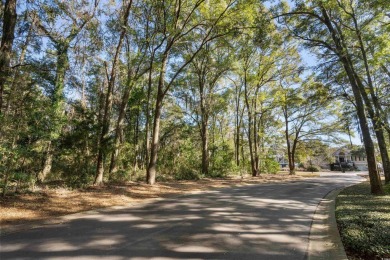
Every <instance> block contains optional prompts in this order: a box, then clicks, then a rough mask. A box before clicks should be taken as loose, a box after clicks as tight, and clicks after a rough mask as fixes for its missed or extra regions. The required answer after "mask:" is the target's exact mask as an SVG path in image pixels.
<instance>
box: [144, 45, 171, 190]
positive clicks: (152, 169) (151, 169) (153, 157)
mask: <svg viewBox="0 0 390 260" xmlns="http://www.w3.org/2000/svg"><path fill="white" fill-rule="evenodd" d="M168 56H169V50H166V51H165V53H164V56H163V60H162V63H161V68H160V75H159V80H158V88H157V99H156V106H155V109H154V121H153V134H152V147H151V150H150V161H149V165H148V168H147V170H146V182H147V183H148V184H150V185H153V184H154V183H155V182H156V171H157V169H156V167H157V153H158V146H159V141H160V120H161V111H162V106H163V99H164V96H165V93H164V91H163V90H164V81H165V70H166V66H167V62H168Z"/></svg>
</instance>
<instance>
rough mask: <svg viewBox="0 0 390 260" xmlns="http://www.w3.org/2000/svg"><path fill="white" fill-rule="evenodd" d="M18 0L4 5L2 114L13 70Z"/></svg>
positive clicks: (0, 79)
mask: <svg viewBox="0 0 390 260" xmlns="http://www.w3.org/2000/svg"><path fill="white" fill-rule="evenodd" d="M16 2H17V1H16V0H6V1H5V5H4V14H3V19H4V20H3V32H2V37H1V46H0V115H1V113H2V111H3V98H4V87H5V84H6V82H7V80H8V78H9V75H10V72H11V68H10V61H11V54H12V46H13V42H14V38H15V26H16V20H17V13H16Z"/></svg>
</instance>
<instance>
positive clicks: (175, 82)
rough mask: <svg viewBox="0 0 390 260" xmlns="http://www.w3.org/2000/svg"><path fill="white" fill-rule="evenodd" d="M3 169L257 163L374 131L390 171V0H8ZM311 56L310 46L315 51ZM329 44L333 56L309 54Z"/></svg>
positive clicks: (177, 168) (86, 174)
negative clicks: (310, 61) (311, 60)
mask: <svg viewBox="0 0 390 260" xmlns="http://www.w3.org/2000/svg"><path fill="white" fill-rule="evenodd" d="M0 3H1V6H0V7H1V8H0V10H1V11H0V12H1V13H0V17H1V19H0V27H1V28H2V31H1V54H0V55H1V56H0V125H1V128H0V174H1V175H0V177H1V186H2V192H3V195H5V194H6V193H7V187H8V186H9V184H10V182H11V181H12V182H16V183H17V187H20V188H21V187H24V186H33V185H35V183H41V184H42V183H46V182H50V181H58V180H61V181H64V182H65V183H66V184H67V185H69V186H72V187H81V186H85V185H91V184H94V185H102V184H103V183H104V182H108V181H127V180H140V179H142V180H144V181H146V182H147V183H149V184H151V185H153V184H154V183H155V182H156V180H159V179H166V178H168V179H169V178H175V179H197V178H201V177H203V176H207V177H220V176H224V175H227V174H229V173H235V174H242V173H245V172H248V173H250V174H251V175H252V176H257V175H259V174H264V173H275V172H276V171H278V169H279V164H278V162H277V161H276V158H277V155H279V154H282V156H285V157H286V158H288V164H289V170H290V174H294V172H295V165H296V163H297V158H298V155H299V154H303V156H304V154H305V153H309V150H310V149H308V147H313V146H316V145H317V146H318V145H319V146H321V145H323V144H324V143H325V142H326V141H328V142H329V141H332V140H336V139H337V136H338V135H339V134H340V133H350V132H360V133H361V136H362V141H363V144H364V148H365V151H366V154H367V160H368V168H369V176H370V183H371V192H372V193H373V194H382V193H383V188H382V183H381V181H380V176H379V173H378V170H377V162H381V163H382V164H383V169H384V174H385V182H386V183H389V182H390V160H389V152H390V150H389V148H390V116H389V115H390V85H389V82H390V68H389V64H390V15H389V14H390V6H389V5H388V3H387V1H386V0H374V1H372V0H330V1H321V0H313V1H304V0H295V1H290V2H289V3H287V2H281V1H280V2H278V3H269V2H267V1H259V0H186V1H182V0H164V1H160V0H123V1H119V0H90V1H84V0H68V1H62V0H34V1H31V0H5V1H4V0H3V1H1V2H0ZM309 53H310V54H309ZM308 57H309V58H310V57H315V58H316V61H318V64H315V65H313V64H309V65H310V66H309V65H308V64H307V63H305V59H308Z"/></svg>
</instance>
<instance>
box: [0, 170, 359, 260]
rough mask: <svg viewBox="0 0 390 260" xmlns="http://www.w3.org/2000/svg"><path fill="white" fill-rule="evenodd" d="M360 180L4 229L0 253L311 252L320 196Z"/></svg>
mask: <svg viewBox="0 0 390 260" xmlns="http://www.w3.org/2000/svg"><path fill="white" fill-rule="evenodd" d="M359 180H360V178H359V177H356V175H355V174H338V175H337V174H332V175H327V176H326V177H321V178H313V179H307V180H304V181H299V182H291V183H283V184H263V185H251V186H245V187H237V188H226V189H220V190H214V191H211V192H205V193H197V194H191V195H186V196H183V197H179V198H175V199H164V200H159V201H154V202H151V203H145V204H143V205H137V206H129V207H126V208H121V209H111V210H103V211H99V212H87V213H85V214H78V215H76V216H72V217H70V218H69V220H67V221H64V222H63V223H60V224H54V225H47V226H43V227H39V228H34V229H30V230H25V231H21V232H16V233H10V234H6V235H2V236H1V237H0V243H1V244H0V246H1V248H0V259H2V260H5V259H71V258H73V259H240V260H242V259H267V260H268V259H288V260H292V259H306V257H307V248H308V240H309V232H310V225H311V222H312V217H313V214H314V212H315V210H316V206H317V204H318V203H319V201H320V200H321V198H323V197H324V196H325V195H326V194H327V193H328V192H330V191H331V190H334V189H335V188H340V187H343V186H348V185H351V184H352V183H356V182H359Z"/></svg>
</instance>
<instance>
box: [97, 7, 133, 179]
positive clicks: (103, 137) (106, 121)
mask: <svg viewBox="0 0 390 260" xmlns="http://www.w3.org/2000/svg"><path fill="white" fill-rule="evenodd" d="M131 5H132V1H131V0H130V2H129V3H128V4H127V6H126V9H125V10H124V14H123V17H122V26H121V33H120V36H119V41H118V45H117V46H116V50H115V55H114V60H113V62H112V67H111V73H110V78H109V81H108V87H107V95H106V102H105V106H104V115H103V121H102V131H101V134H100V142H99V144H100V145H99V148H98V158H97V165H96V174H95V181H94V185H102V184H103V175H104V161H105V157H106V153H107V150H108V134H109V129H110V113H111V107H112V95H113V93H112V92H113V89H114V86H115V80H116V68H117V64H118V60H119V56H120V52H121V49H122V44H123V39H124V38H125V34H126V27H127V23H128V19H129V15H130V9H131Z"/></svg>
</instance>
